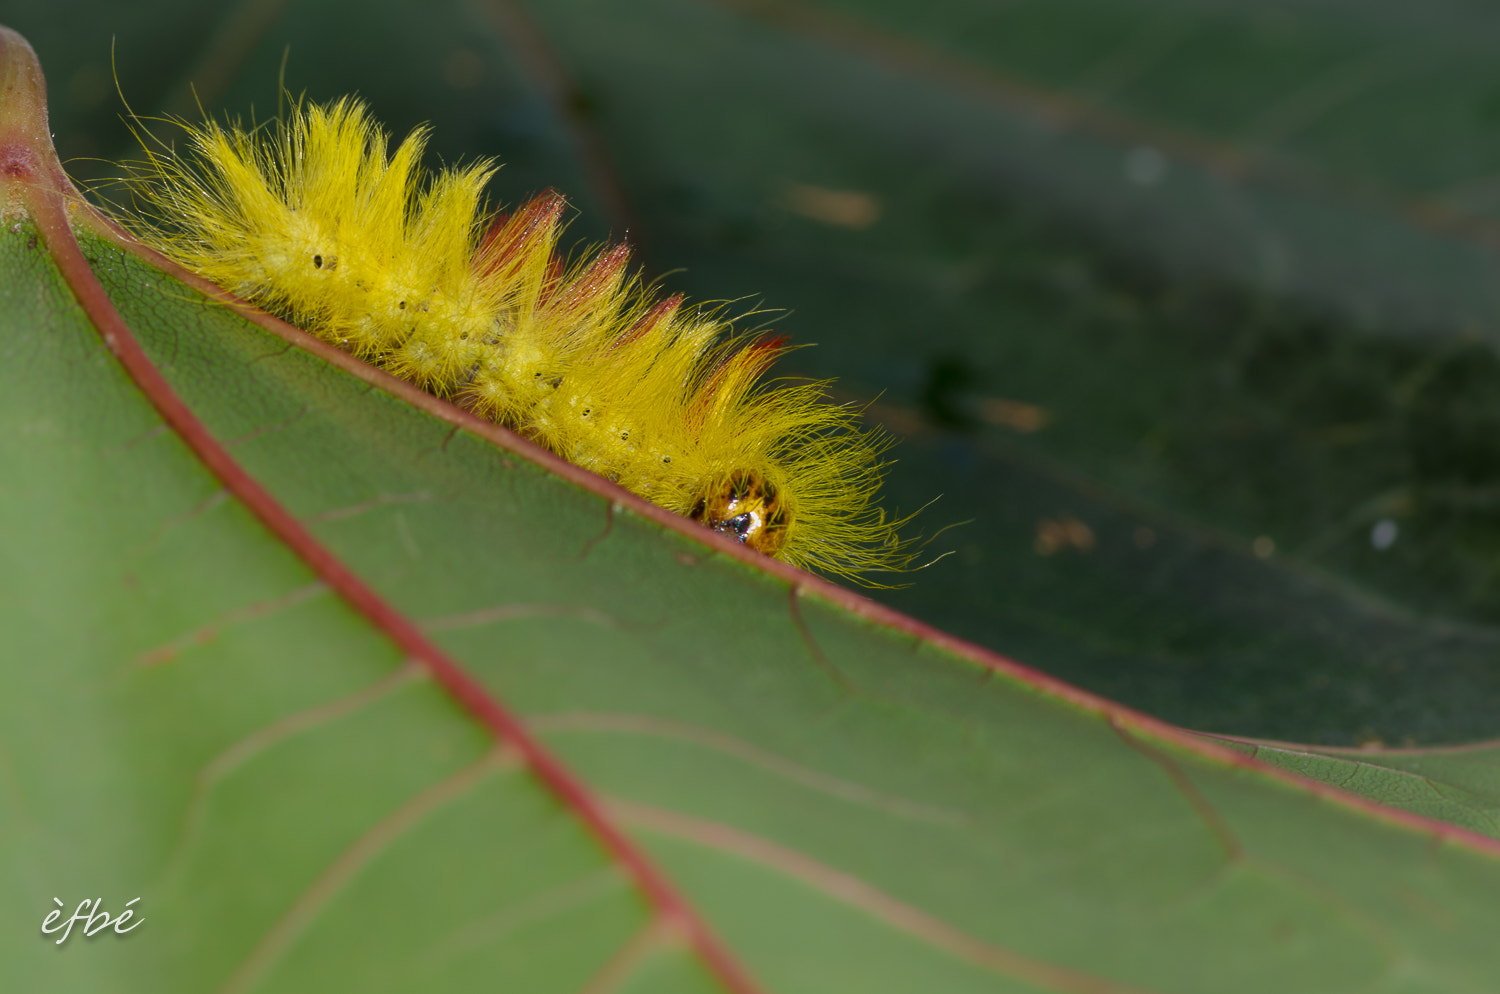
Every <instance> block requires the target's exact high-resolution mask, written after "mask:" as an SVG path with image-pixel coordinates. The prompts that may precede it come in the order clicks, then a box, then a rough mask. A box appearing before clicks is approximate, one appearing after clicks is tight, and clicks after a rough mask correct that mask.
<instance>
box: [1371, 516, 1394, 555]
mask: <svg viewBox="0 0 1500 994" xmlns="http://www.w3.org/2000/svg"><path fill="white" fill-rule="evenodd" d="M1400 535H1401V529H1400V528H1398V527H1397V526H1396V522H1394V521H1392V520H1391V519H1390V518H1381V519H1380V520H1379V521H1377V522H1375V527H1374V528H1371V529H1370V544H1371V545H1373V546H1374V547H1375V548H1376V549H1378V550H1379V551H1381V552H1384V551H1385V550H1386V549H1389V548H1390V547H1391V546H1393V545H1395V544H1396V539H1397V538H1398V537H1399V536H1400Z"/></svg>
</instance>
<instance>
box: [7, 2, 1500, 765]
mask: <svg viewBox="0 0 1500 994" xmlns="http://www.w3.org/2000/svg"><path fill="white" fill-rule="evenodd" d="M258 9H262V8H258V7H255V6H254V5H252V6H250V7H246V8H231V7H219V6H211V5H202V4H190V3H154V4H140V5H132V6H131V8H130V9H129V11H128V12H126V11H125V10H124V9H123V8H121V7H120V6H119V5H115V4H103V3H100V4H88V3H72V4H54V5H51V6H49V7H47V8H46V9H45V10H43V9H42V5H39V4H21V3H14V2H12V3H0V22H4V23H7V24H9V25H10V26H12V27H14V28H16V29H18V30H20V31H21V32H22V33H23V34H25V35H26V36H27V37H28V38H29V39H30V41H31V42H32V44H33V45H34V46H35V48H36V50H37V52H38V54H39V56H40V57H41V59H42V63H43V66H44V68H45V69H46V71H47V73H48V77H49V81H50V85H51V93H52V98H51V104H52V113H53V118H52V127H53V131H54V133H55V134H56V136H57V144H58V147H59V150H60V152H61V154H62V155H63V157H64V158H65V159H67V160H72V161H71V162H70V163H69V165H70V168H71V169H72V170H73V171H74V173H75V175H77V176H79V177H82V178H86V179H89V180H91V181H96V182H97V181H100V180H102V179H103V178H106V177H108V176H109V175H110V174H111V172H112V170H111V168H110V167H109V165H108V163H107V162H99V161H97V160H99V159H104V160H109V159H115V158H118V157H120V156H123V155H127V154H129V152H130V150H131V146H132V139H131V138H130V136H129V133H128V132H127V130H126V128H125V127H124V125H123V124H122V123H121V121H120V114H121V103H120V99H119V97H118V96H117V95H116V93H115V90H114V81H113V79H112V76H111V67H110V39H111V37H113V38H114V39H115V42H114V44H115V51H116V66H117V73H118V82H119V86H120V88H121V89H122V90H123V92H124V95H125V97H126V98H127V99H128V100H129V101H130V103H131V105H132V106H133V107H134V108H135V109H136V110H137V111H138V112H139V113H141V114H143V115H150V114H154V113H158V112H160V111H161V110H162V109H163V108H166V109H168V110H171V111H175V112H179V113H189V114H195V113H196V112H195V111H194V110H193V99H192V96H191V91H190V90H189V89H188V85H187V84H188V82H189V81H190V80H192V79H195V78H198V77H199V76H200V75H201V74H200V73H199V72H198V69H197V68H196V67H198V66H199V65H200V63H201V62H202V61H203V60H204V59H205V53H214V52H216V51H219V50H218V49H216V48H215V47H214V46H215V45H216V44H217V42H216V39H218V38H221V37H222V36H223V34H224V32H225V31H226V30H227V29H226V28H225V25H226V24H228V23H231V21H230V18H231V17H233V16H236V15H235V14H234V11H236V10H239V11H240V12H241V13H243V11H245V10H251V11H254V10H258ZM264 9H265V10H267V11H269V15H268V19H267V20H266V21H265V22H264V23H263V24H262V25H261V27H259V28H257V29H254V30H248V31H244V32H241V33H240V35H239V37H240V38H242V39H243V41H244V44H243V46H242V48H243V50H242V51H240V52H239V53H238V54H235V55H234V58H232V59H230V58H217V57H215V58H213V59H211V60H210V61H211V63H212V64H213V65H214V66H216V67H228V68H229V70H230V71H229V73H228V83H227V86H225V87H223V88H211V89H207V90H202V91H200V92H201V96H202V98H203V102H204V104H205V106H206V107H207V108H208V109H209V110H211V111H219V110H227V111H232V112H234V113H240V114H244V115H247V116H248V115H249V114H250V113H251V112H252V109H253V112H254V113H256V114H258V115H259V116H260V117H266V116H269V115H271V114H274V112H275V108H276V99H277V90H276V80H277V77H278V72H279V69H280V65H281V63H282V59H283V55H284V53H286V77H285V78H286V83H287V86H288V88H289V89H290V90H292V91H293V92H295V93H300V92H303V91H306V93H307V94H308V95H309V96H310V97H313V98H315V99H323V98H327V97H332V96H335V95H338V94H341V93H344V92H350V91H356V92H358V93H360V94H361V95H363V96H364V97H365V98H366V99H368V100H369V101H370V102H371V104H372V105H373V107H374V109H375V111H376V114H377V116H379V117H380V118H382V119H384V120H385V121H387V122H388V123H389V124H390V126H391V128H392V129H393V130H394V131H395V132H397V133H402V132H404V131H405V130H406V129H407V128H409V127H411V126H412V125H414V124H416V123H418V122H420V121H431V122H432V123H433V124H434V126H435V129H436V130H435V135H434V138H433V142H432V149H433V154H434V160H435V161H451V160H454V159H459V158H464V157H470V156H474V155H479V154H486V155H496V156H499V157H501V158H503V159H504V160H505V161H506V163H507V166H506V168H505V169H504V170H503V171H502V173H501V175H500V177H499V178H498V180H497V181H496V184H495V197H496V199H497V200H500V201H504V202H508V203H514V202H515V201H516V200H518V199H520V198H521V197H522V196H524V195H526V194H528V193H531V192H534V191H536V190H539V189H541V188H543V187H546V186H549V185H551V186H556V187H558V188H559V189H561V190H563V191H564V192H566V193H568V194H569V195H570V197H571V198H572V199H573V201H574V203H575V204H576V206H577V207H578V210H579V213H578V216H577V218H576V219H575V221H574V225H573V228H572V231H573V232H574V233H575V234H576V235H577V236H578V237H579V239H580V240H598V239H601V238H603V237H605V236H606V235H608V234H611V233H613V234H615V235H619V234H620V233H621V232H622V229H624V228H625V227H627V226H628V227H629V229H630V230H629V236H630V238H631V239H632V241H634V242H636V243H637V244H638V245H639V246H640V249H641V253H642V255H643V257H644V260H645V261H646V263H647V265H648V266H649V272H651V273H652V274H653V275H659V274H667V275H665V276H664V282H665V285H666V286H668V287H670V288H671V289H673V290H684V291H686V292H688V293H690V294H691V295H692V296H693V297H694V298H695V299H699V300H735V301H738V302H739V303H737V304H736V305H735V306H737V307H740V308H743V309H746V310H748V309H750V308H752V307H754V306H756V305H758V304H764V305H765V306H766V307H769V308H786V309H787V311H785V312H782V313H775V314H771V315H762V316H759V317H757V318H755V319H753V320H754V321H765V320H769V321H772V322H774V324H775V326H776V327H777V328H779V329H780V330H782V331H785V332H787V333H789V334H791V335H792V336H793V338H794V339H795V340H796V341H798V342H803V343H817V345H818V347H817V348H815V349H807V350H803V351H799V352H798V353H796V354H795V355H794V356H793V357H792V359H791V360H790V362H789V365H790V367H792V368H793V369H794V370H795V371H797V372H803V373H809V374H813V375H818V376H837V377H838V378H839V382H840V389H841V391H843V392H844V393H845V395H847V396H848V397H849V398H852V399H858V400H861V401H868V400H870V399H872V398H877V397H878V398H879V400H878V403H877V405H876V406H875V407H874V408H873V409H872V413H873V415H874V416H875V417H876V418H878V419H880V420H884V421H885V422H886V423H887V424H888V425H889V426H890V427H891V428H892V429H893V430H894V431H896V432H897V433H899V434H902V435H905V436H906V437H905V438H904V440H903V442H902V444H901V445H900V447H899V448H898V449H897V450H896V452H895V455H896V457H897V459H898V460H899V461H898V463H897V464H896V466H895V467H894V469H893V471H892V474H891V479H890V484H889V487H888V501H889V503H890V504H891V505H892V506H897V507H900V508H901V509H902V510H910V509H914V508H917V507H919V506H921V505H923V504H925V503H927V502H928V501H930V500H932V498H934V497H937V496H939V495H941V499H939V500H938V501H937V502H936V503H934V504H932V505H931V506H930V507H928V508H927V509H926V510H925V511H924V512H923V513H922V515H921V516H920V519H919V523H920V525H921V527H923V528H925V530H926V531H928V532H929V533H930V532H935V531H937V530H939V529H941V528H943V527H944V526H947V525H949V524H952V523H955V522H967V523H965V524H963V525H961V526H960V527H956V528H953V529H951V530H948V531H946V532H944V533H943V534H942V535H941V536H939V537H938V538H937V539H936V540H935V542H934V545H933V549H934V551H945V550H949V549H952V550H953V551H954V554H953V555H951V556H948V557H947V558H945V559H943V560H942V561H941V562H939V563H937V564H935V565H933V566H932V567H931V568H929V569H927V570H925V571H923V572H920V573H918V574H916V575H914V576H913V577H912V578H911V579H912V581H913V583H912V586H911V587H909V588H908V589H904V590H898V591H890V592H878V593H876V594H875V596H876V597H877V598H878V599H880V600H882V601H885V602H886V603H889V604H891V605H893V606H896V607H898V608H900V609H902V610H904V611H908V612H910V613H912V614H914V615H915V616H917V617H919V618H921V619H923V620H925V621H927V622H930V623H932V624H934V625H936V626H939V627H941V628H945V629H947V630H949V631H952V632H955V633H956V634H959V635H961V636H964V637H967V638H970V639H972V640H974V641H976V642H979V643H982V644H984V645H987V646H989V647H992V648H994V649H996V650H998V651H1000V652H1003V653H1006V654H1008V655H1011V656H1012V657H1014V658H1017V659H1019V660H1021V661H1023V662H1027V663H1029V664H1031V665H1034V666H1037V667H1039V668H1041V669H1045V670H1047V671H1050V672H1052V673H1056V674H1058V675H1060V676H1062V677H1064V678H1066V679H1068V680H1071V681H1074V682H1076V683H1079V684H1081V685H1083V686H1085V687H1088V688H1090V689H1094V690H1097V691H1099V692H1101V693H1104V694H1106V695H1109V696H1111V697H1114V698H1117V699H1119V700H1122V701H1124V702H1126V703H1129V704H1132V705H1135V706H1138V707H1140V708H1142V709H1145V710H1147V711H1150V712H1152V713H1155V714H1157V715H1160V716H1161V717H1164V718H1166V719H1168V720H1171V721H1174V722H1178V723H1181V724H1185V725H1188V726H1191V727H1196V728H1202V729H1207V730H1213V731H1220V732H1228V733H1238V734H1245V735H1257V736H1267V737H1276V738H1285V739H1296V740H1304V741H1318V742H1328V743H1357V742H1365V741H1373V740H1380V741H1384V742H1386V743H1390V744H1399V743H1406V742H1416V743H1429V742H1452V741H1462V740H1468V739H1474V738H1480V737H1487V736H1494V735H1496V734H1500V718H1497V717H1496V715H1500V708H1497V706H1496V705H1497V704H1500V667H1497V665H1496V655H1497V654H1496V649H1497V639H1500V632H1497V629H1496V628H1495V622H1496V620H1497V619H1500V597H1497V593H1500V591H1496V589H1495V578H1496V564H1497V562H1500V558H1497V553H1500V528H1497V524H1500V515H1497V510H1500V508H1497V499H1500V430H1497V429H1500V364H1497V362H1496V358H1495V354H1494V350H1493V347H1492V344H1491V343H1492V342H1493V341H1494V339H1495V336H1496V334H1497V331H1496V329H1497V322H1496V318H1497V317H1500V314H1497V311H1500V292H1497V287H1500V282H1497V280H1496V279H1495V275H1496V274H1495V272H1494V269H1495V266H1494V260H1493V258H1492V255H1493V253H1492V249H1491V245H1492V244H1494V243H1495V236H1496V230H1497V229H1496V228H1495V224H1496V217H1495V210H1496V208H1500V178H1497V174H1500V128H1497V125H1500V67H1497V66H1500V64H1497V62H1496V60H1495V59H1494V53H1495V52H1496V51H1497V50H1500V12H1494V11H1491V10H1489V9H1488V8H1486V7H1483V6H1481V5H1473V4H1459V3H1416V2H1407V3H1382V4H1358V5H1355V4H1345V3H1333V2H1312V0H1306V2H1302V3H1297V4H1291V3H1279V4H1278V3H1264V2H1254V3H1252V2H1249V0H1241V2H1237V3H1219V4H1207V3H1203V4H1196V3H1167V2H1156V0H1153V2H1138V3H1132V4H1125V3H1119V2H1114V3H1105V2H1097V0H1096V2H1088V0H1068V2H1057V0H1030V2H1017V3H1008V4H997V3H993V2H978V0H971V2H967V3H965V2H958V0H951V2H942V3H928V4H915V3H906V4H895V3H877V2H854V0H850V2H846V3H841V4H836V3H832V2H826V3H820V4H818V5H816V6H806V5H791V4H752V3H746V4H741V5H718V4H714V3H706V2H705V3H695V2H685V0H683V2H668V0H658V2H639V3H607V2H604V0H555V2H548V3H545V4H543V3H533V4H531V5H530V7H529V9H530V11H531V14H532V15H533V16H534V18H535V21H536V24H537V26H538V27H539V28H540V31H541V33H542V35H543V37H544V38H545V39H546V41H547V43H548V44H549V45H550V46H551V47H552V49H553V50H554V51H555V54H556V57H557V59H558V60H559V62H560V64H561V66H563V67H564V68H565V70H566V74H567V80H568V82H567V88H566V92H565V93H564V94H562V95H561V98H560V99H553V98H552V97H551V96H549V93H548V90H547V87H546V86H545V85H542V84H541V83H540V82H539V81H538V79H537V78H536V76H535V75H534V74H532V73H530V72H529V71H528V70H527V68H526V67H527V65H528V61H527V60H526V59H525V58H518V57H517V52H518V50H521V49H527V48H528V46H527V44H526V43H525V41H524V39H520V38H518V37H517V36H516V35H515V34H514V32H511V31H502V30H501V29H500V28H499V27H498V26H497V24H498V22H497V21H496V19H495V18H494V17H492V16H491V15H492V10H493V9H494V8H492V7H491V6H490V5H487V4H484V3H480V2H474V3H456V2H454V3H423V4H417V3H412V2H405V3H403V2H394V0H381V2H374V3H369V2H366V3H361V4H358V5H354V4H344V3H338V2H332V0H329V2H311V0H306V2H301V3H287V4H282V5H279V6H278V5H269V6H267V7H265V8H264ZM225 51H228V52H230V53H231V54H234V53H235V46H234V45H230V46H228V48H227V49H225ZM205 78H206V77H205ZM200 85H201V80H200ZM575 127H583V128H585V129H589V130H591V131H593V132H594V133H595V134H597V136H598V137H599V138H600V139H602V144H603V147H604V148H606V149H607V157H608V160H609V162H610V166H611V169H612V170H613V172H614V173H615V175H616V176H617V177H618V181H619V183H620V185H621V186H622V188H623V189H624V191H625V192H626V195H627V198H628V203H629V206H630V209H631V210H630V213H629V216H625V215H619V214H618V213H612V212H611V210H610V209H609V207H608V204H607V201H606V200H605V199H604V198H601V197H599V196H598V195H596V192H595V190H594V189H593V188H592V187H591V183H590V178H589V177H590V175H591V167H590V160H589V157H588V155H587V153H585V152H581V151H580V146H579V144H578V143H577V141H576V140H575V134H576V132H575V130H574V129H575ZM164 133H165V132H164ZM1153 162H1155V163H1156V164H1158V165H1159V166H1160V167H1161V168H1160V169H1158V170H1157V173H1156V174H1154V175H1153V174H1152V171H1151V170H1150V169H1146V170H1144V173H1143V172H1142V171H1141V170H1142V163H1145V164H1147V165H1149V164H1151V163H1153ZM1132 164H1134V168H1135V169H1136V172H1135V173H1134V176H1135V179H1132V178H1131V177H1132V172H1131V169H1132ZM1143 178H1144V179H1146V180H1151V179H1153V178H1154V182H1141V181H1140V180H1141V179H1143ZM792 184H806V185H812V186H817V187H822V188H826V189H831V190H845V191H859V192H862V193H864V194H866V195H867V196H869V197H871V198H873V199H874V200H875V201H876V202H878V204H879V205H880V208H881V213H880V217H879V219H878V221H877V222H876V223H875V224H873V225H872V226H870V227H868V228H865V229H863V230H851V229H848V228H844V227H840V226H837V225H829V224H824V223H819V222H817V221H815V220H811V219H809V218H807V217H804V216H801V215H800V214H798V213H797V212H796V211H795V210H793V209H791V208H790V207H789V206H788V198H789V193H788V191H789V190H790V189H791V188H792ZM104 192H105V193H106V194H107V192H108V190H107V188H105V190H104ZM993 398H1001V399H1007V400H1012V401H1021V402H1025V403H1028V404H1034V405H1038V406H1040V407H1041V408H1043V409H1044V410H1045V411H1046V412H1047V415H1048V420H1047V423H1046V424H1045V426H1044V427H1042V428H1041V430H1039V431H1036V432H1033V433H1029V434H1028V433H1022V432H1018V431H1016V430H1014V429H1012V428H1008V427H1005V426H1004V425H997V424H992V423H988V422H986V421H985V420H984V418H983V414H984V412H985V411H986V410H987V409H988V408H986V406H985V403H984V402H985V400H986V399H993ZM1067 516H1071V517H1073V518H1076V519H1078V520H1079V521H1081V522H1083V523H1085V524H1086V525H1087V526H1088V528H1089V529H1090V532H1091V534H1092V535H1093V537H1094V541H1093V544H1092V546H1090V547H1088V548H1086V549H1083V548H1066V549H1062V550H1060V551H1057V552H1055V553H1054V554H1051V555H1042V554H1040V553H1039V552H1038V547H1037V534H1038V523H1039V522H1041V521H1044V520H1052V521H1061V520H1065V519H1066V517H1067ZM1383 520H1388V521H1390V522H1393V523H1395V524H1396V525H1397V526H1398V529H1399V535H1398V537H1397V539H1396V541H1395V543H1394V544H1393V545H1391V546H1390V547H1389V548H1388V549H1386V550H1384V551H1381V550H1377V549H1376V548H1374V546H1373V544H1372V541H1371V534H1372V529H1373V528H1374V527H1375V525H1376V524H1377V522H1380V521H1383ZM1257 539H1261V541H1260V542H1259V543H1258V544H1257ZM1267 540H1269V541H1267ZM1272 546H1274V552H1272V554H1270V555H1269V556H1258V555H1256V553H1255V549H1256V548H1257V547H1258V548H1259V549H1260V551H1261V552H1265V551H1266V550H1267V549H1268V548H1270V547H1272Z"/></svg>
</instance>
